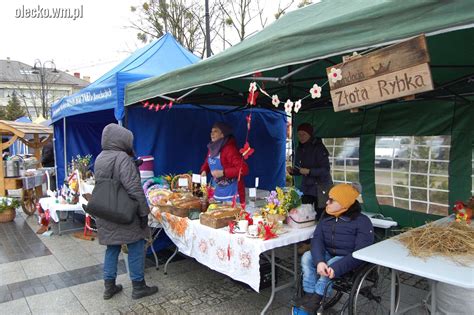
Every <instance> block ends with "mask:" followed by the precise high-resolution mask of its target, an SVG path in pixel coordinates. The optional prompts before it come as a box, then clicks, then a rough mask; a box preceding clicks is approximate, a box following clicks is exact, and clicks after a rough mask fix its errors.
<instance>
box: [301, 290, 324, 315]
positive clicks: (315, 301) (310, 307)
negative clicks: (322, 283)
mask: <svg viewBox="0 0 474 315" xmlns="http://www.w3.org/2000/svg"><path fill="white" fill-rule="evenodd" d="M322 299H323V297H322V296H321V295H319V294H312V296H311V298H310V299H308V300H307V301H306V303H304V304H302V305H301V306H300V307H299V308H301V309H302V310H303V311H305V312H307V313H308V314H314V313H316V311H317V310H318V308H319V307H320V306H321V300H322Z"/></svg>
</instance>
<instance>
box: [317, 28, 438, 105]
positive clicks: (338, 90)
mask: <svg viewBox="0 0 474 315" xmlns="http://www.w3.org/2000/svg"><path fill="white" fill-rule="evenodd" d="M429 60H430V59H429V55H428V49H427V46H426V40H425V36H424V35H421V36H418V37H415V38H412V39H410V40H408V41H405V42H402V43H398V44H395V45H392V46H389V47H386V48H383V49H380V50H377V51H375V52H373V53H370V54H367V55H364V56H355V57H353V58H352V59H350V60H349V61H347V62H344V63H340V64H338V65H335V66H331V67H328V68H327V69H326V72H327V75H328V79H329V86H330V87H331V98H332V102H333V106H334V111H336V112H338V111H341V110H346V109H351V108H356V107H360V106H364V105H368V104H375V103H380V102H384V101H387V100H391V99H396V98H400V97H404V96H408V95H413V94H416V93H421V92H426V91H430V90H433V81H432V79H431V71H430V67H429V64H428V62H429ZM332 68H336V69H341V76H342V79H341V80H339V81H337V82H333V81H332V78H331V69H332Z"/></svg>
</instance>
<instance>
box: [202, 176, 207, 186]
mask: <svg viewBox="0 0 474 315" xmlns="http://www.w3.org/2000/svg"><path fill="white" fill-rule="evenodd" d="M206 185H207V177H206V176H201V186H206Z"/></svg>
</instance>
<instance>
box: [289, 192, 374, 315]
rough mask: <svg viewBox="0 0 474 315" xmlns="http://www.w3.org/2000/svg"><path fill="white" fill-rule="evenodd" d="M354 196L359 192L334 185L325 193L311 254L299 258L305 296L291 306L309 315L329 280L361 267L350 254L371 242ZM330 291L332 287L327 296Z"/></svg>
mask: <svg viewBox="0 0 474 315" xmlns="http://www.w3.org/2000/svg"><path fill="white" fill-rule="evenodd" d="M358 196H359V191H358V190H357V189H356V188H355V187H354V186H352V185H350V184H338V185H336V186H334V187H333V188H332V189H331V190H330V191H329V199H328V201H327V206H326V211H325V213H324V215H323V216H322V218H321V220H320V221H319V223H318V226H317V227H316V230H315V231H314V235H313V238H312V240H311V251H307V252H306V253H305V254H304V255H303V257H302V258H301V267H302V270H303V290H304V291H305V293H306V295H305V296H304V297H303V298H301V299H298V300H297V301H295V304H296V306H298V307H299V308H301V309H303V310H305V311H306V312H308V313H309V314H312V313H313V312H314V311H316V309H317V308H318V306H319V304H320V302H321V300H322V296H323V294H324V290H325V288H326V285H327V284H328V283H330V282H331V281H332V279H333V278H339V277H341V276H342V275H344V274H345V273H347V272H349V271H351V270H353V269H355V268H357V267H359V266H360V265H361V264H362V263H363V262H362V261H361V260H358V259H355V258H354V257H352V253H353V252H355V251H357V250H359V249H361V248H364V247H367V246H369V245H371V244H372V243H373V242H374V232H373V226H372V222H371V221H370V219H369V218H368V217H367V216H365V215H363V214H362V213H361V207H360V204H359V202H358V201H357V200H356V198H357V197H358ZM331 290H332V285H330V286H329V288H328V291H327V294H328V295H330V294H331Z"/></svg>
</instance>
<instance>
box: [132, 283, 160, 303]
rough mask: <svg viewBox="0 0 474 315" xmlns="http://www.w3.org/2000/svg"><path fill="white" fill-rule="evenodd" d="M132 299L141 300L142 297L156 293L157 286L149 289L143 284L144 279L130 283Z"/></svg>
mask: <svg viewBox="0 0 474 315" xmlns="http://www.w3.org/2000/svg"><path fill="white" fill-rule="evenodd" d="M132 285H133V290H132V299H134V300H136V299H141V298H142V297H145V296H149V295H152V294H155V293H156V292H158V287H157V286H152V287H149V286H147V285H146V283H145V279H143V280H142V281H132Z"/></svg>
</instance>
